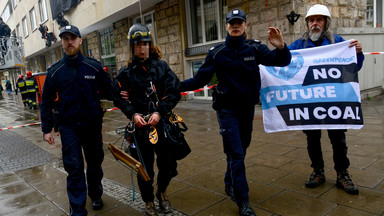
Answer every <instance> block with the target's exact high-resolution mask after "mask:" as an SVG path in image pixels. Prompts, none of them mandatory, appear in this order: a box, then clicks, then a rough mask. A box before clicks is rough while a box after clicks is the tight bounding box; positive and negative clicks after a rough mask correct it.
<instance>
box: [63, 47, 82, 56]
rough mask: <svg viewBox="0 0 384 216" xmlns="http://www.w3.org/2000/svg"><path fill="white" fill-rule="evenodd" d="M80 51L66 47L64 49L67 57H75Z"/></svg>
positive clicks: (78, 48)
mask: <svg viewBox="0 0 384 216" xmlns="http://www.w3.org/2000/svg"><path fill="white" fill-rule="evenodd" d="M79 50H80V47H77V48H76V47H67V48H66V49H64V52H65V54H66V55H67V56H74V55H76V54H77V53H78V52H79Z"/></svg>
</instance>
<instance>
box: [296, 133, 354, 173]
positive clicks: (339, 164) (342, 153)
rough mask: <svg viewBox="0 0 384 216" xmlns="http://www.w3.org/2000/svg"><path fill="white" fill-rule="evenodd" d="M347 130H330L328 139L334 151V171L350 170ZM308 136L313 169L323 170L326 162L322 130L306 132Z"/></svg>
mask: <svg viewBox="0 0 384 216" xmlns="http://www.w3.org/2000/svg"><path fill="white" fill-rule="evenodd" d="M346 131H347V130H328V137H329V139H330V141H331V144H332V149H333V162H334V164H335V166H334V169H335V170H336V171H337V172H339V171H343V170H346V169H348V167H349V165H350V163H349V159H348V157H347V152H348V147H347V144H346V141H345V132H346ZM303 132H304V133H305V134H306V135H307V149H308V154H309V157H310V158H311V161H312V164H311V167H313V168H314V169H323V168H324V160H323V153H322V151H321V142H320V139H321V130H304V131H303Z"/></svg>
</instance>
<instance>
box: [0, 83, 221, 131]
mask: <svg viewBox="0 0 384 216" xmlns="http://www.w3.org/2000/svg"><path fill="white" fill-rule="evenodd" d="M214 86H216V85H212V86H208V87H204V88H200V89H196V90H194V91H187V92H182V93H181V96H184V95H188V94H193V93H196V92H201V91H204V90H206V89H212V88H213V87H214ZM118 109H119V108H117V107H114V108H111V109H107V110H105V112H111V111H114V110H118ZM39 124H41V122H36V123H31V124H26V125H18V126H13V127H7V128H0V131H3V130H10V129H14V128H21V127H27V126H32V125H39Z"/></svg>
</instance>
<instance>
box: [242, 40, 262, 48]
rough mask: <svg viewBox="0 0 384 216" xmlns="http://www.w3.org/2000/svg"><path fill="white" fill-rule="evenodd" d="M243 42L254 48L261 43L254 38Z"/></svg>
mask: <svg viewBox="0 0 384 216" xmlns="http://www.w3.org/2000/svg"><path fill="white" fill-rule="evenodd" d="M245 43H246V44H247V45H248V46H253V47H255V48H256V50H257V49H258V48H259V46H260V45H261V41H259V40H256V39H251V40H246V41H245Z"/></svg>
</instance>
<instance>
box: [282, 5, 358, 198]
mask: <svg viewBox="0 0 384 216" xmlns="http://www.w3.org/2000/svg"><path fill="white" fill-rule="evenodd" d="M305 22H306V26H307V31H306V32H305V33H304V35H303V37H302V38H300V39H298V40H296V41H294V42H293V43H292V44H291V45H289V47H288V48H289V49H291V50H295V49H306V48H311V47H316V46H324V45H329V44H333V43H339V42H342V41H344V39H343V38H342V37H341V36H339V35H337V34H332V32H331V31H330V30H329V26H330V25H331V13H330V12H329V10H328V8H327V6H325V5H321V4H316V5H314V6H312V7H311V8H309V10H308V12H307V15H306V16H305ZM353 46H356V54H357V70H360V69H361V68H362V66H363V61H364V54H363V52H362V49H363V48H362V45H361V43H360V42H359V41H357V40H353V41H351V43H350V47H353ZM346 131H347V130H328V137H329V139H330V140H331V144H332V149H333V161H334V163H335V166H334V168H335V170H336V173H337V180H336V186H337V187H340V188H342V189H344V190H345V191H346V192H347V193H349V194H358V193H359V189H358V188H357V187H356V186H355V184H353V182H352V179H351V177H350V175H349V173H348V171H347V169H348V167H349V159H348V157H347V152H348V147H347V144H346V141H345V132H346ZM304 133H305V134H306V136H307V149H308V154H309V157H310V159H311V161H312V164H311V167H313V172H312V174H311V176H310V177H309V179H308V180H307V181H306V182H305V186H306V187H309V188H315V187H317V186H319V185H321V184H323V183H324V182H325V174H324V160H323V154H322V151H321V142H320V140H321V130H304Z"/></svg>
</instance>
